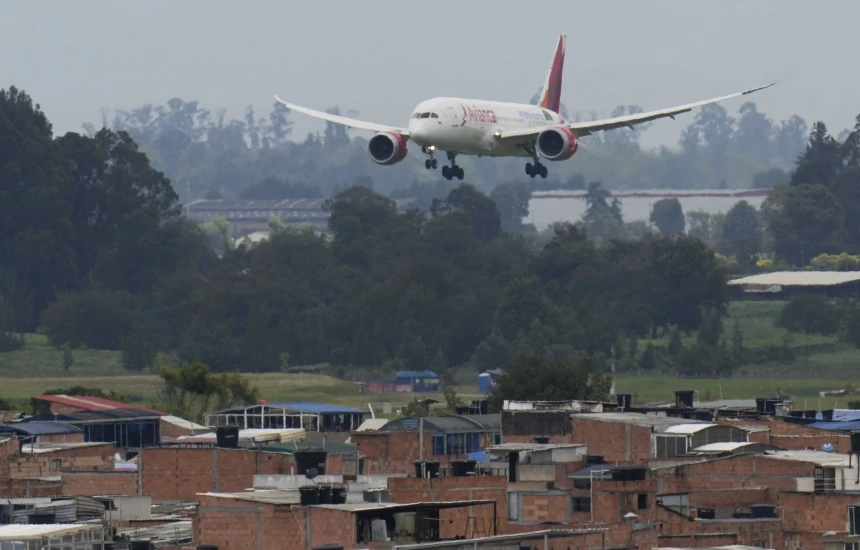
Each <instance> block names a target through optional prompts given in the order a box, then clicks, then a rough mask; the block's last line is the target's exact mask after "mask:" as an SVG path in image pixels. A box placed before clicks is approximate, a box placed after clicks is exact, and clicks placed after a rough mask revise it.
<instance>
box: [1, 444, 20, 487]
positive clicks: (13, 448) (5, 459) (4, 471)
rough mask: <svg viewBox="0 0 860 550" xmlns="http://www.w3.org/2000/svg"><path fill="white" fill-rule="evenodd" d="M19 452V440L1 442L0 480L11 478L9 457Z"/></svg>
mask: <svg viewBox="0 0 860 550" xmlns="http://www.w3.org/2000/svg"><path fill="white" fill-rule="evenodd" d="M17 452H18V440H17V439H15V438H10V439H7V440H5V441H2V440H0V478H8V477H9V455H10V454H13V453H17Z"/></svg>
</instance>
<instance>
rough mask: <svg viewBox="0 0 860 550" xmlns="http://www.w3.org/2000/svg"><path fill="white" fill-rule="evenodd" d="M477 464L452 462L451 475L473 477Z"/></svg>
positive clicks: (474, 461) (459, 461) (470, 461)
mask: <svg viewBox="0 0 860 550" xmlns="http://www.w3.org/2000/svg"><path fill="white" fill-rule="evenodd" d="M477 464H478V461H477V460H468V459H461V460H452V461H451V475H452V476H454V477H466V476H468V475H474V474H475V470H476V466H477Z"/></svg>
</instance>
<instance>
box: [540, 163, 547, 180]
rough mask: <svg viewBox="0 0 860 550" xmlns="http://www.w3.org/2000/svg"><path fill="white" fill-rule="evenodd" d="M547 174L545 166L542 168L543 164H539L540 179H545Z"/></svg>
mask: <svg viewBox="0 0 860 550" xmlns="http://www.w3.org/2000/svg"><path fill="white" fill-rule="evenodd" d="M548 173H549V172H548V171H547V169H546V166H544V165H543V164H541V165H540V177H542V178H546V176H547V174H548Z"/></svg>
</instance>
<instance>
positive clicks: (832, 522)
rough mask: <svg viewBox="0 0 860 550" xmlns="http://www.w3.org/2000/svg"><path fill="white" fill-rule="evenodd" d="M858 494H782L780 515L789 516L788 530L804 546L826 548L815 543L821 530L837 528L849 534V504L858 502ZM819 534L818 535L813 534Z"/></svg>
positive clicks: (842, 533)
mask: <svg viewBox="0 0 860 550" xmlns="http://www.w3.org/2000/svg"><path fill="white" fill-rule="evenodd" d="M857 502H858V497H857V495H856V494H853V495H851V494H845V493H831V494H814V493H794V492H790V493H789V492H784V493H780V495H779V506H780V507H781V508H778V509H777V515H780V516H782V517H784V518H785V530H786V532H789V533H792V534H793V536H794V538H795V539H798V540H802V543H803V545H804V548H807V547H809V546H810V545H812V546H811V547H813V548H822V544H821V543H820V542H817V543H816V542H815V539H817V538H819V537H820V535H821V533H823V532H825V531H836V533H837V534H841V535H845V534H847V530H848V507H849V506H851V505H853V504H856V503H857ZM813 535H817V536H813Z"/></svg>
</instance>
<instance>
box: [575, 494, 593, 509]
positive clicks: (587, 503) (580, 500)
mask: <svg viewBox="0 0 860 550" xmlns="http://www.w3.org/2000/svg"><path fill="white" fill-rule="evenodd" d="M573 511H574V512H590V511H591V499H590V498H589V497H573Z"/></svg>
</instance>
